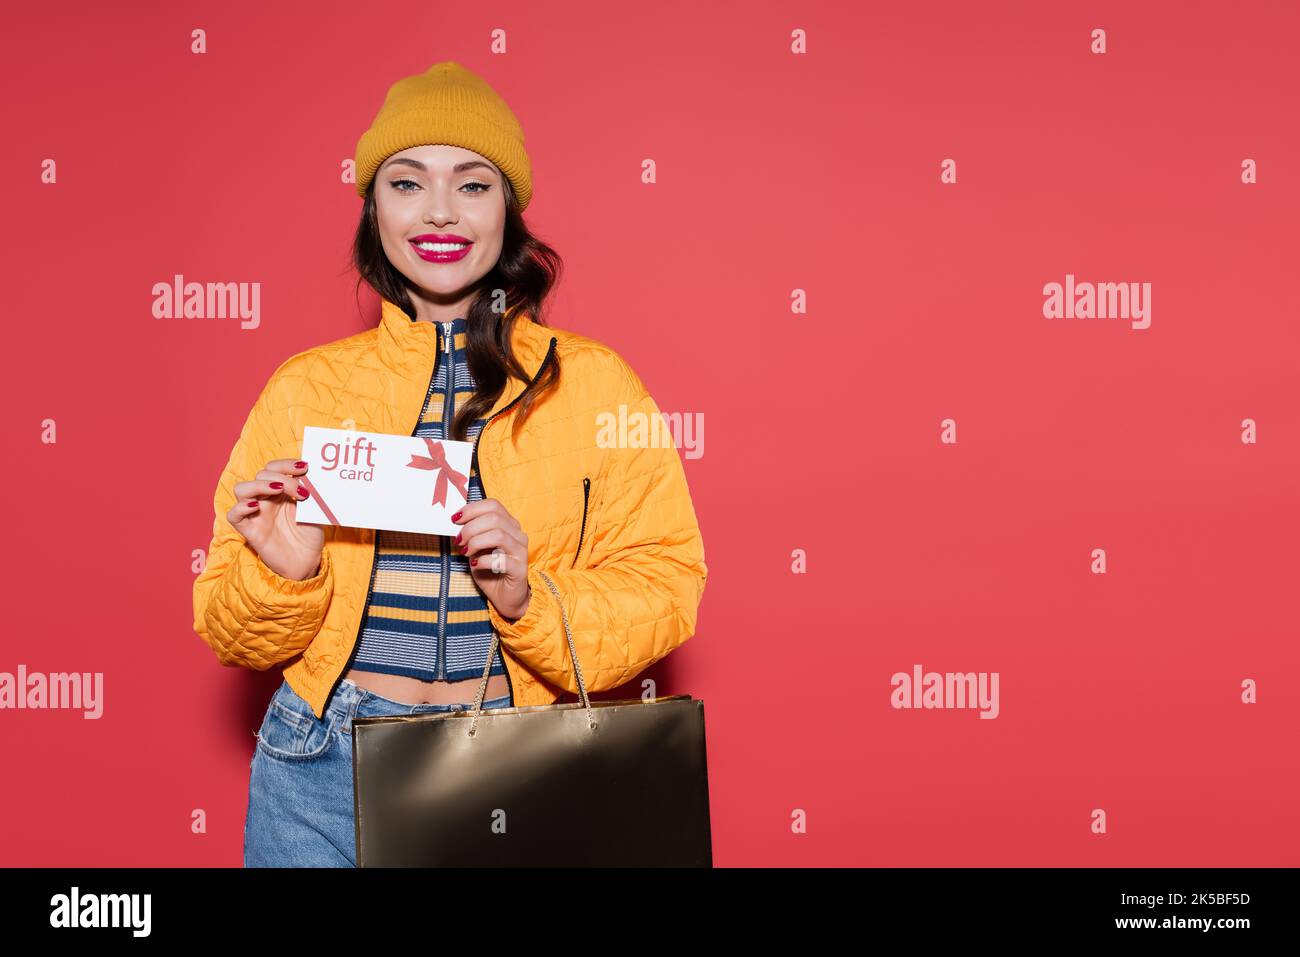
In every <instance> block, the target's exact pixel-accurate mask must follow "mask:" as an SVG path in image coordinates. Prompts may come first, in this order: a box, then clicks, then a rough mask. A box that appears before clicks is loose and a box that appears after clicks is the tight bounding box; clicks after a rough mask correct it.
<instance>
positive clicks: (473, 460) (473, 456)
mask: <svg viewBox="0 0 1300 957" xmlns="http://www.w3.org/2000/svg"><path fill="white" fill-rule="evenodd" d="M555 342H556V339H555V336H551V344H550V345H549V346H547V347H546V358H544V359H543V360H542V364H541V365H539V366H538V367H537V371H536V372H534V373H533V378H532V381H531V382H529V383H528V385H527V386H525V387H524V388H523V390H521V391H520V393H519V394H518V395H517V396H515V397H514V398H513V399H511V400H510V401H509V402H508V403H507V404H506V406H505V407H504V408H501V409H497V411H495V412H493V413H492V414H491V415H490V416H488V420H487V421H486V422H484V423H483V428H481V429H479V430H478V435H476V436H474V450H473V451H472V452H471V453H470V457H469V460H470V464H471V466H472V467H473V468H478V443H479V440H480V439H482V438H483V433H484V432H486V431H487V427H488V426H489V425H491V424H492V420H493V419H495V418H496V417H497V416H498V415H500V414H501V413H503V412H506V411H509V409H510V408H511V406H513V405H514V404H515V403H516V402H518V401H519V400H520V399H522V398H523V397H524V393H525V392H527V391H528V389H529V388H531V387H532V385H533V383H534V382H536V381H537V378H538V376H540V375H541V374H542V370H543V369H545V368H546V364H547V363H548V362H550V361H551V358H552V357H553V356H554V355H555ZM478 481H479V486H480V487H481V488H482V489H483V497H484V498H487V497H488V491H487V485H485V484H484V482H483V473H482V471H480V472H479V473H478ZM497 645H498V649H497V654H501V651H500V647H499V646H500V642H497ZM501 664H502V670H504V671H505V673H506V685H507V687H509V689H510V700H511V701H514V700H515V683H514V682H513V681H511V680H510V669H509V668H506V667H504V666H505V660H504V658H503V659H502V661H501Z"/></svg>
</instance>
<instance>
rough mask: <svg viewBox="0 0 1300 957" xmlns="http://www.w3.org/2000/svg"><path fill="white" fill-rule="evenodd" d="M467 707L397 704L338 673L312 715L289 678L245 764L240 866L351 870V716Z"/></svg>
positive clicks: (496, 702)
mask: <svg viewBox="0 0 1300 957" xmlns="http://www.w3.org/2000/svg"><path fill="white" fill-rule="evenodd" d="M510 706H511V699H510V696H509V695H504V696H502V697H500V698H489V699H486V700H485V701H484V702H483V707H484V709H487V708H508V707H510ZM472 707H473V705H472V704H403V703H402V702H400V701H393V700H392V699H391V698H385V697H382V696H381V695H377V694H375V693H374V692H373V691H367V690H365V689H364V688H361V687H360V686H358V685H357V683H356V682H355V681H353V680H352V679H350V678H344V679H343V680H342V681H340V682H339V684H338V687H337V688H335V689H334V697H333V698H332V699H331V701H330V702H329V705H328V706H327V707H326V709H325V714H324V717H321V718H317V717H316V715H315V713H313V711H312V710H311V705H309V704H308V703H307V702H306V701H304V700H303V699H302V698H301V697H299V696H298V694H297V693H296V692H295V691H294V690H293V688H291V687H289V682H287V681H283V682H281V684H280V688H279V690H277V691H276V693H275V695H274V696H272V698H271V704H270V705H269V706H268V707H267V709H266V717H265V718H263V720H262V727H261V728H260V729H259V730H258V732H257V746H256V749H255V750H254V752H253V761H252V764H251V765H250V767H249V782H248V813H247V816H246V818H245V820H244V866H245V867H356V865H357V850H356V817H355V814H356V804H355V798H354V794H353V783H352V719H353V718H368V717H372V716H388V715H398V714H425V713H428V712H431V711H468V710H470V709H471V708H472Z"/></svg>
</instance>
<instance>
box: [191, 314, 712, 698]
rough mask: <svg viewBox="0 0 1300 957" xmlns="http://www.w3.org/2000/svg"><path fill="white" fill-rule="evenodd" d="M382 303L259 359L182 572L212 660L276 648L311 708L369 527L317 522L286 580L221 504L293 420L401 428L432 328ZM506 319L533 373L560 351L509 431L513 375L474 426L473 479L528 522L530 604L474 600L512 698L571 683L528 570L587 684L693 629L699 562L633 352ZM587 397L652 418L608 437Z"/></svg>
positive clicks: (624, 676) (647, 660) (430, 349)
mask: <svg viewBox="0 0 1300 957" xmlns="http://www.w3.org/2000/svg"><path fill="white" fill-rule="evenodd" d="M381 303H382V306H381V317H380V323H379V325H378V327H376V328H374V329H370V330H367V331H366V332H362V333H358V334H357V335H354V336H350V337H348V338H346V339H339V340H336V341H334V342H330V343H326V344H325V345H321V346H317V347H315V348H312V349H309V350H307V351H305V352H301V353H299V354H297V355H295V356H292V357H290V358H289V359H287V360H286V361H285V362H284V363H282V364H281V365H280V367H279V368H278V369H276V371H275V373H274V374H273V375H272V376H271V379H270V381H269V382H268V383H267V384H266V387H265V388H264V389H263V390H262V393H261V395H260V396H259V397H258V399H257V402H256V404H255V405H254V407H253V409H252V411H251V412H250V413H249V416H248V419H247V421H246V422H245V424H244V427H243V430H242V432H241V433H240V436H239V440H238V441H237V442H236V443H235V447H234V449H233V450H232V451H231V453H230V459H229V462H228V463H227V465H226V467H225V470H224V471H223V472H222V473H221V479H220V481H219V482H218V484H217V490H216V495H215V498H214V501H213V508H214V511H215V521H214V523H213V527H212V543H211V546H210V547H209V549H208V558H207V564H206V566H205V568H204V569H203V571H202V572H201V573H200V574H199V576H198V578H197V579H196V580H195V582H194V629H195V631H197V632H198V634H199V635H200V636H201V637H202V638H203V640H204V641H206V642H207V643H208V645H209V646H211V648H212V650H213V651H215V652H216V654H217V658H218V660H220V662H221V663H222V664H223V665H232V666H238V667H243V668H253V669H255V670H258V671H263V670H266V669H269V668H272V667H274V666H275V665H278V664H282V663H287V666H286V667H285V669H284V678H285V680H286V681H288V683H289V685H290V686H291V687H292V688H293V689H294V691H296V692H297V693H298V694H299V695H300V696H302V698H303V699H305V700H306V701H307V702H309V703H310V704H311V706H312V710H313V711H314V712H315V713H316V715H317V717H322V716H323V715H324V712H325V708H326V707H327V705H328V702H329V698H330V695H331V694H332V693H333V690H334V688H335V687H336V686H337V684H338V682H339V680H340V679H341V678H342V676H343V674H344V672H345V671H346V670H347V667H348V662H349V660H350V658H351V656H352V651H353V649H354V648H355V646H356V643H357V638H358V635H359V632H360V628H361V620H362V615H363V613H364V611H365V607H366V599H367V596H368V593H369V590H370V580H371V573H372V570H373V568H374V563H375V530H374V529H367V528H349V527H344V526H338V525H328V526H325V546H324V551H323V552H322V555H321V566H320V571H319V572H318V573H317V575H316V576H315V577H314V578H310V579H306V580H303V581H296V580H293V579H287V578H282V577H281V576H279V575H277V574H276V573H275V572H273V571H272V570H271V569H270V568H268V567H267V566H266V565H265V564H263V563H262V561H261V559H260V558H258V556H257V553H256V551H255V550H254V549H253V548H252V546H250V545H249V544H248V543H247V542H245V540H244V538H243V536H242V535H240V534H239V532H237V531H236V530H235V529H234V528H233V527H232V526H231V525H230V523H229V522H228V521H227V520H226V513H227V512H228V511H229V510H230V508H231V506H232V505H233V504H234V485H235V483H237V482H242V481H247V480H250V479H252V478H253V477H254V476H255V475H256V474H257V473H258V472H259V471H261V470H262V469H263V468H265V467H266V463H267V462H269V461H270V460H272V459H297V458H299V457H300V456H301V454H302V435H303V427H304V426H308V425H316V426H326V427H329V428H353V429H356V430H357V431H367V432H384V433H388V434H396V435H412V434H414V433H415V427H416V422H417V418H418V416H419V414H420V409H421V406H422V405H423V403H424V398H425V395H426V393H427V391H428V389H429V379H430V376H431V374H432V370H433V368H434V361H435V358H436V352H437V348H438V336H437V329H436V328H435V325H434V323H431V322H423V321H420V322H416V321H412V320H411V319H410V318H409V317H408V316H407V315H406V313H404V312H403V311H402V310H401V308H399V307H398V306H396V305H394V304H393V303H391V302H389V301H387V300H386V299H383V300H381ZM512 335H513V338H512V345H513V348H514V350H515V355H516V356H517V357H518V358H519V360H520V362H521V363H522V364H523V365H524V367H525V368H526V369H529V370H535V371H534V372H533V376H534V378H536V376H537V374H539V373H540V372H541V371H542V367H543V365H544V364H545V363H548V362H558V363H559V364H560V384H559V386H558V388H556V389H554V390H553V391H552V392H551V393H550V394H548V395H547V396H546V397H545V398H543V399H542V400H540V401H539V402H538V403H536V404H535V405H534V407H533V411H532V413H531V414H530V416H529V417H528V419H527V420H526V422H525V423H524V425H523V426H522V428H521V430H520V433H519V436H518V438H517V440H512V436H511V430H512V427H513V424H514V423H513V421H512V418H513V413H512V412H511V411H508V409H509V407H510V406H511V404H512V402H513V400H514V399H516V398H517V397H518V396H519V395H520V394H521V393H522V392H523V389H524V384H523V383H522V382H519V381H518V380H516V379H514V378H511V379H510V380H509V384H508V385H507V386H506V389H505V391H504V392H503V394H502V395H501V397H500V399H499V400H498V401H497V403H496V404H495V405H493V407H492V408H491V409H490V410H489V412H488V414H487V415H488V421H487V422H486V424H485V425H484V426H483V429H482V431H481V432H480V433H479V436H478V438H477V445H478V469H479V477H480V479H481V480H482V482H483V495H484V497H485V498H495V499H497V500H498V501H500V502H501V504H502V505H503V506H504V507H505V508H506V510H507V511H508V512H510V514H511V515H513V516H514V517H515V518H516V519H518V521H519V524H520V525H521V526H522V527H523V530H524V532H525V533H526V534H527V535H528V562H529V568H528V581H529V584H530V585H531V586H532V595H531V597H530V599H529V605H528V610H527V611H526V612H525V613H524V615H523V616H522V617H521V618H519V619H518V620H516V621H513V622H511V621H507V620H506V619H504V618H502V617H501V616H500V615H499V614H497V611H496V609H495V608H494V607H493V606H492V605H491V603H489V605H488V609H489V616H490V618H491V622H492V625H493V627H494V628H495V629H496V631H497V633H498V634H499V635H500V639H501V641H500V647H501V652H502V659H503V660H504V662H505V666H506V674H507V677H508V678H509V681H510V690H511V695H512V697H513V699H514V704H515V706H516V707H523V706H528V705H538V704H551V703H552V702H554V701H555V700H556V699H557V698H559V696H560V692H561V690H565V691H570V692H573V693H575V694H576V693H577V691H578V685H577V680H576V678H575V676H574V670H573V666H572V663H571V661H570V655H569V650H568V644H567V641H566V639H565V634H564V623H563V620H562V618H561V612H560V605H559V603H557V601H556V598H555V596H554V594H552V592H551V590H550V588H548V587H547V585H546V583H545V581H544V580H543V579H542V578H541V577H540V575H539V570H545V571H546V572H547V574H549V575H550V577H551V579H552V580H553V581H554V583H555V585H556V589H557V590H558V592H559V593H560V596H561V601H562V602H563V605H564V612H565V613H566V614H567V615H568V619H569V627H570V630H571V632H572V634H573V641H574V644H575V645H576V646H577V651H578V657H579V661H580V662H581V665H582V675H583V679H584V681H585V682H586V686H587V690H588V691H603V690H607V689H610V688H615V687H618V686H619V685H621V684H623V683H624V682H626V681H628V680H630V679H631V678H633V677H634V676H636V675H637V674H638V673H639V672H641V671H643V670H644V669H645V668H647V667H649V666H650V665H651V664H653V663H654V662H656V661H658V660H659V659H661V658H663V657H664V656H665V655H667V654H668V653H669V652H670V651H672V650H673V649H674V648H676V647H677V646H678V645H680V644H682V642H684V641H686V639H688V638H690V637H691V635H692V634H694V632H695V622H696V615H697V613H698V611H699V604H700V599H701V597H702V596H703V594H704V584H705V580H706V578H707V575H708V569H707V567H706V566H705V564H704V544H703V540H702V538H701V536H700V529H699V525H698V523H697V521H696V517H695V509H694V506H693V504H692V502H691V497H690V492H689V490H688V488H687V484H686V475H685V472H684V470H683V468H682V463H681V460H680V459H679V457H678V453H677V448H676V447H675V445H674V444H673V443H672V441H671V436H668V437H667V438H666V439H664V438H663V435H664V434H666V433H667V428H666V426H665V424H664V421H663V419H662V417H661V415H660V412H659V409H658V407H657V406H656V405H655V401H654V399H653V398H651V396H650V394H649V392H648V391H647V390H646V387H645V385H644V384H643V383H642V381H641V379H640V378H639V377H638V376H637V375H636V373H635V372H634V371H633V370H632V369H631V367H630V366H629V365H628V364H627V363H626V362H625V361H624V360H623V359H622V358H621V357H620V356H619V355H618V354H617V353H616V352H614V350H613V349H611V348H609V347H608V346H605V345H603V344H601V343H599V342H597V341H595V340H593V339H589V338H587V337H585V336H581V335H578V334H576V333H571V332H565V331H563V330H560V329H553V328H549V327H546V326H541V325H538V324H537V323H535V322H532V321H531V320H529V319H527V318H522V319H520V320H519V321H518V322H516V323H515V328H514V331H513V334H512ZM620 406H622V407H625V408H624V412H622V413H620ZM601 413H609V414H610V415H612V416H613V417H614V419H615V420H617V421H620V422H625V423H626V424H628V425H629V426H634V425H636V423H637V422H638V421H641V422H643V423H649V425H650V429H651V430H654V429H659V430H661V432H660V434H659V436H656V433H655V432H654V431H650V433H649V438H650V439H651V441H645V439H646V438H647V430H645V429H642V430H641V432H640V433H637V432H636V431H635V430H634V429H632V428H630V427H629V428H628V430H627V431H628V433H629V434H631V435H633V436H634V439H633V440H632V441H622V442H616V443H610V442H608V441H606V440H605V438H603V437H602V432H601V425H602V422H606V423H607V422H608V421H609V420H606V419H598V417H599V416H600V415H601ZM624 416H626V418H625V419H624ZM640 416H645V417H646V418H644V419H642V418H640ZM620 434H621V432H620ZM656 438H658V441H654V439H656Z"/></svg>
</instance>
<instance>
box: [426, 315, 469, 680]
mask: <svg viewBox="0 0 1300 957" xmlns="http://www.w3.org/2000/svg"><path fill="white" fill-rule="evenodd" d="M442 329H443V341H444V343H445V344H446V349H447V391H446V393H445V394H444V396H443V399H442V437H443V438H444V439H446V438H450V429H451V417H450V413H451V407H452V403H454V402H455V401H456V361H455V356H454V354H453V352H452V350H453V348H454V341H455V340H454V337H453V335H452V331H451V323H450V322H444V323H443V324H442ZM465 491H467V492H468V491H469V485H468V484H467V485H466V486H465ZM449 545H450V540H449V539H448V538H447V536H446V535H439V536H438V555H439V559H440V561H441V563H442V579H441V581H440V582H439V585H438V658H437V665H436V671H435V675H436V677H435V678H434V680H435V681H445V680H447V657H446V656H447V577H448V573H449V571H450V569H449V568H448V567H447V566H448V564H449V560H450V556H449V554H448V550H449Z"/></svg>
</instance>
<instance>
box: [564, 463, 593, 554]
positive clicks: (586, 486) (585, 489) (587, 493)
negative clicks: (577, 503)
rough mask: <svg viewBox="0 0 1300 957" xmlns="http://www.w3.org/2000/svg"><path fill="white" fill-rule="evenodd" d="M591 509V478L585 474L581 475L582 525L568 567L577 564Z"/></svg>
mask: <svg viewBox="0 0 1300 957" xmlns="http://www.w3.org/2000/svg"><path fill="white" fill-rule="evenodd" d="M590 510H591V479H590V478H588V477H587V476H585V475H584V476H583V477H582V525H581V526H580V527H579V529H578V549H577V551H575V552H574V553H573V561H572V562H570V563H569V567H570V568H575V567H576V566H577V564H578V558H579V556H581V555H582V543H583V541H584V540H585V538H586V535H587V518H588V514H589V512H590Z"/></svg>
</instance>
